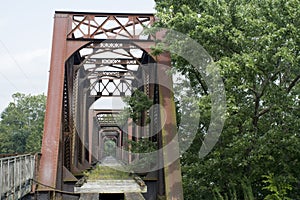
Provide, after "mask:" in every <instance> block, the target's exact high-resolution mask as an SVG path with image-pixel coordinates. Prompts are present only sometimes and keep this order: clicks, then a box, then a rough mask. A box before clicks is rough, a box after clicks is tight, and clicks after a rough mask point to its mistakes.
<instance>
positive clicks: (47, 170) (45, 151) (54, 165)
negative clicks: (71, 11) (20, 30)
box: [39, 14, 69, 190]
mask: <svg viewBox="0 0 300 200" xmlns="http://www.w3.org/2000/svg"><path fill="white" fill-rule="evenodd" d="M68 26H69V17H68V15H67V14H55V17H54V30H53V41H52V53H51V61H50V76H49V85H48V94H47V107H46V115H45V123H44V135H43V143H42V156H41V161H40V170H39V182H41V183H43V184H45V185H49V186H51V187H53V188H55V187H56V182H57V170H58V159H59V146H60V138H61V128H62V127H61V125H62V100H63V86H64V69H65V61H66V45H67V40H66V37H67V30H68ZM60 168H62V166H60ZM40 189H41V188H40ZM44 189H46V190H49V188H44Z"/></svg>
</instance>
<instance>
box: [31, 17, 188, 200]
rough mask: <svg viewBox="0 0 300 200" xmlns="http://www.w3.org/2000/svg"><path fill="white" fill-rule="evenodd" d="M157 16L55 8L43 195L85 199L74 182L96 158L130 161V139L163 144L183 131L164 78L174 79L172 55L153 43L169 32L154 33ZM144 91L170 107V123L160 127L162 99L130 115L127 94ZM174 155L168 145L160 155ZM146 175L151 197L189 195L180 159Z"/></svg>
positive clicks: (40, 186) (103, 196)
mask: <svg viewBox="0 0 300 200" xmlns="http://www.w3.org/2000/svg"><path fill="white" fill-rule="evenodd" d="M154 21H155V18H154V16H153V15H152V14H116V13H84V12H62V11H59V12H56V13H55V17H54V29H53V43H52V54H51V64H50V76H49V86H48V95H47V96H48V99H47V108H46V117H45V126H44V135H43V144H42V155H41V159H40V162H39V167H38V182H39V183H40V184H38V185H37V191H38V193H39V195H40V199H55V198H63V199H78V198H81V199H83V194H81V197H80V195H79V196H78V195H77V196H76V195H73V193H74V188H75V187H76V184H78V181H80V180H82V177H83V173H84V172H85V171H87V170H90V169H92V168H93V167H94V166H95V164H96V163H99V162H100V161H101V160H103V159H105V158H106V157H107V156H112V157H114V159H116V160H117V161H118V162H120V163H122V164H124V165H127V164H130V163H131V162H133V160H134V159H138V158H136V157H134V156H132V155H131V153H132V152H130V142H129V141H136V142H138V141H139V140H141V139H142V138H144V139H145V138H146V139H147V140H149V141H150V142H153V143H154V144H156V147H155V148H156V149H160V148H162V147H163V146H164V145H165V144H166V143H167V142H168V141H170V140H171V139H172V138H173V137H174V134H176V121H175V120H174V116H171V113H173V114H174V113H175V112H174V110H175V106H174V101H173V97H172V91H170V90H169V89H168V88H166V87H164V86H161V85H159V84H158V83H159V82H160V81H161V80H163V81H164V82H167V84H169V85H171V82H172V80H171V78H170V77H169V76H168V75H167V74H166V71H167V70H168V69H169V68H170V56H169V54H168V53H167V52H165V53H162V54H160V55H157V56H154V55H152V54H151V47H152V46H155V40H156V39H159V38H160V37H161V35H162V33H156V34H154V35H151V34H149V33H148V34H147V32H146V30H147V28H149V27H151V26H152V24H153V23H154ZM136 91H140V92H142V93H144V94H145V95H146V96H147V97H148V98H149V99H150V100H151V101H152V103H153V105H156V104H160V105H161V107H163V108H164V110H165V112H166V113H167V115H166V117H165V118H166V119H164V120H166V121H167V123H168V125H169V126H165V127H161V126H160V124H161V120H162V117H161V112H162V111H161V110H160V107H159V106H156V107H155V106H154V107H153V108H152V109H151V112H150V111H149V110H148V111H144V112H141V113H139V118H138V119H136V120H133V119H132V118H130V117H125V118H124V110H123V107H124V105H125V104H123V103H122V98H124V97H125V98H128V97H131V96H132V95H133V93H134V92H136ZM147 118H150V119H151V122H150V123H149V124H148V125H147V122H146V121H147V120H146V119H147ZM153 133H155V134H153ZM167 156H168V152H164V154H163V155H162V154H161V155H158V157H159V158H160V159H162V161H160V162H164V161H163V160H164V157H167ZM158 162H159V161H157V163H158ZM85 181H86V180H85ZM141 181H142V182H144V183H145V184H146V186H147V191H143V196H142V198H144V199H159V198H160V197H164V198H165V199H183V197H182V187H181V174H180V165H179V161H178V160H177V161H175V162H174V163H172V164H170V165H168V166H165V167H162V168H161V169H155V170H153V171H151V170H150V172H149V173H147V174H146V175H143V176H141ZM77 186H78V185H77ZM61 191H68V192H69V193H64V192H61ZM81 193H83V192H82V190H81ZM104 193H106V192H102V194H101V192H99V194H97V195H98V196H97V195H96V196H97V199H99V198H100V199H114V198H115V199H120V197H119V196H118V194H117V195H116V194H115V195H114V196H115V197H113V194H111V196H109V194H104ZM111 193H113V192H111ZM123 193H126V191H123ZM99 195H100V196H99ZM126 195H127V196H128V197H127V199H130V196H131V195H129V194H126ZM116 196H117V197H116ZM121 196H122V195H121ZM122 198H123V196H122ZM122 198H121V199H122ZM124 198H125V197H124ZM133 198H134V197H133ZM136 198H137V197H136ZM139 198H140V197H139Z"/></svg>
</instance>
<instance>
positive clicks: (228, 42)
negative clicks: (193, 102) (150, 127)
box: [156, 0, 300, 200]
mask: <svg viewBox="0 0 300 200" xmlns="http://www.w3.org/2000/svg"><path fill="white" fill-rule="evenodd" d="M156 3H157V6H156V9H157V12H158V13H157V16H158V18H159V19H160V21H159V22H158V24H157V25H158V26H160V27H166V28H171V29H173V30H176V31H179V32H182V33H185V34H187V35H188V36H190V37H191V38H193V39H195V40H196V41H197V42H198V43H199V44H201V45H202V46H203V47H204V48H205V49H206V50H207V51H208V52H209V54H210V55H211V56H212V57H213V59H214V60H215V62H216V65H217V66H218V67H219V68H220V73H221V75H222V77H223V80H224V84H225V89H226V96H227V113H226V115H227V119H226V124H225V127H224V129H223V132H222V135H221V138H220V139H219V142H218V144H217V145H216V146H215V148H214V150H213V151H212V152H211V153H210V154H209V155H208V156H206V157H205V158H203V159H199V158H198V157H197V155H198V154H197V152H198V151H199V148H200V146H201V143H199V141H200V140H201V138H203V136H204V134H205V131H206V130H207V128H208V126H209V121H210V107H209V104H210V102H209V99H210V96H209V95H210V94H209V91H208V90H207V87H206V86H205V83H204V81H203V79H202V77H200V75H199V74H198V73H197V72H195V70H193V69H192V68H191V67H190V65H189V63H187V62H186V61H185V60H184V59H182V58H179V57H174V58H173V65H174V66H175V67H176V68H177V69H179V70H180V71H181V72H182V73H183V74H186V75H188V76H189V77H190V79H191V80H195V81H196V82H198V85H196V86H195V87H197V89H198V91H199V93H201V95H202V98H201V99H200V100H199V102H198V104H199V110H200V112H201V119H200V120H201V123H200V126H204V127H205V128H204V129H201V130H199V134H198V136H197V141H196V140H195V142H194V144H193V145H192V146H191V148H190V149H189V151H188V152H187V153H186V154H185V155H184V156H183V159H182V171H183V184H184V191H185V199H238V200H240V199H248V200H252V199H276V198H275V196H276V197H280V198H282V199H289V198H290V199H300V192H299V191H300V188H299V185H300V162H299V158H300V149H299V145H300V138H299V135H300V119H299V116H300V109H299V108H300V106H299V102H300V99H299V94H300V86H299V81H300V35H299V32H300V1H299V0H240V1H234V0H192V1H187V0H157V1H156ZM270 174H271V175H272V176H270ZM275 180H276V181H275ZM278 180H279V181H278ZM274 188H275V189H274Z"/></svg>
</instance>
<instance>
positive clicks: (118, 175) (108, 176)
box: [84, 165, 132, 180]
mask: <svg viewBox="0 0 300 200" xmlns="http://www.w3.org/2000/svg"><path fill="white" fill-rule="evenodd" d="M84 175H85V176H87V179H88V180H123V179H125V180H127V179H132V177H131V176H130V175H129V173H128V172H123V171H119V170H116V169H113V168H111V167H108V166H101V165H97V167H96V168H95V169H93V170H91V171H88V172H85V173H84Z"/></svg>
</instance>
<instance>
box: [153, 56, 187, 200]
mask: <svg viewBox="0 0 300 200" xmlns="http://www.w3.org/2000/svg"><path fill="white" fill-rule="evenodd" d="M157 63H158V68H157V78H158V83H159V102H160V105H161V106H162V107H163V108H164V111H161V116H163V115H164V112H165V115H166V117H165V120H166V121H165V122H164V121H163V118H162V121H161V125H162V129H161V132H162V145H163V146H166V145H168V146H169V148H166V149H165V150H164V151H163V160H164V177H165V193H166V199H167V200H174V199H176V200H183V189H182V177H181V168H180V162H179V144H178V140H176V138H177V127H176V110H175V102H174V96H173V91H172V89H173V85H172V77H171V76H170V75H168V74H167V73H166V72H167V71H168V70H169V69H170V66H171V57H170V55H169V53H167V52H165V53H162V54H160V55H159V56H158V57H157ZM174 138H175V142H171V141H172V140H173V139H174ZM170 147H171V148H170ZM173 160H175V161H174V162H173Z"/></svg>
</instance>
